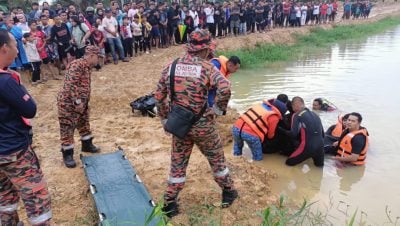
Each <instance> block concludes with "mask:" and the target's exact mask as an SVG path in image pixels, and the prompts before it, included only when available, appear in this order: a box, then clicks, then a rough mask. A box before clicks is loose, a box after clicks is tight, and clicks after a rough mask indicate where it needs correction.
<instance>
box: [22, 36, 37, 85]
mask: <svg viewBox="0 0 400 226" xmlns="http://www.w3.org/2000/svg"><path fill="white" fill-rule="evenodd" d="M23 41H24V49H25V53H26V56H27V58H28V61H29V63H30V64H31V72H32V85H36V84H38V83H40V82H41V80H40V65H41V64H42V59H41V58H40V55H39V53H38V50H37V48H36V43H37V41H36V39H35V38H33V37H32V36H31V34H30V33H25V34H24V40H23Z"/></svg>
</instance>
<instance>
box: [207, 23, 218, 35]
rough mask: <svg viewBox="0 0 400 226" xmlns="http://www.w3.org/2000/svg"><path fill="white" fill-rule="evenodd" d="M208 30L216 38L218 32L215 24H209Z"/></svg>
mask: <svg viewBox="0 0 400 226" xmlns="http://www.w3.org/2000/svg"><path fill="white" fill-rule="evenodd" d="M207 28H208V30H209V31H210V33H211V35H212V36H213V37H215V31H216V28H215V23H207Z"/></svg>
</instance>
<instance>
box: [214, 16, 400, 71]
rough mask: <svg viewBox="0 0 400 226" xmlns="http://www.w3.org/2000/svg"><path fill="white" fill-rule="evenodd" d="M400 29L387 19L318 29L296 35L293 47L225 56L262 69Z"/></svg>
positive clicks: (266, 46) (261, 47) (259, 47)
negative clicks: (267, 65)
mask: <svg viewBox="0 0 400 226" xmlns="http://www.w3.org/2000/svg"><path fill="white" fill-rule="evenodd" d="M397 25H400V17H387V18H384V19H382V20H378V21H376V22H371V23H365V24H353V25H333V27H332V28H331V29H323V28H321V27H315V28H312V29H311V33H309V34H307V35H296V36H297V37H296V42H295V43H294V44H292V45H287V44H270V43H257V44H256V46H255V47H253V48H244V49H238V50H231V51H221V52H218V54H221V55H225V56H232V55H236V56H238V57H239V58H240V60H241V63H242V64H241V66H242V67H249V66H255V65H257V66H260V65H265V64H269V63H274V62H280V61H289V60H295V59H298V58H299V57H301V56H302V55H306V54H309V53H310V52H315V51H318V50H321V49H323V48H327V47H329V46H330V45H332V44H333V43H340V42H344V41H348V40H357V39H362V38H367V37H368V36H370V35H374V34H378V33H381V32H383V31H385V30H387V29H390V28H393V27H395V26H397Z"/></svg>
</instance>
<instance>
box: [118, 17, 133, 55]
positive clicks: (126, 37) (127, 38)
mask: <svg viewBox="0 0 400 226" xmlns="http://www.w3.org/2000/svg"><path fill="white" fill-rule="evenodd" d="M120 30H121V31H120V33H121V37H122V40H123V42H122V45H123V46H124V52H125V55H126V56H127V57H128V56H129V57H133V46H132V43H133V38H132V30H131V22H130V21H129V17H128V16H124V17H123V18H122V25H121V29H120Z"/></svg>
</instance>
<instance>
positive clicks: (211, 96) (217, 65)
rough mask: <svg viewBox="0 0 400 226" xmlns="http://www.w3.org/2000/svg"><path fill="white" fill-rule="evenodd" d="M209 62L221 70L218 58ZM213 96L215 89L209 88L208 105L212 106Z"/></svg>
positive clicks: (215, 92)
mask: <svg viewBox="0 0 400 226" xmlns="http://www.w3.org/2000/svg"><path fill="white" fill-rule="evenodd" d="M211 63H212V64H214V66H215V67H216V68H217V69H218V71H219V70H221V64H220V63H219V61H218V60H216V59H214V60H211ZM215 96H217V89H210V90H209V91H208V106H209V107H212V106H213V105H214V101H215Z"/></svg>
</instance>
